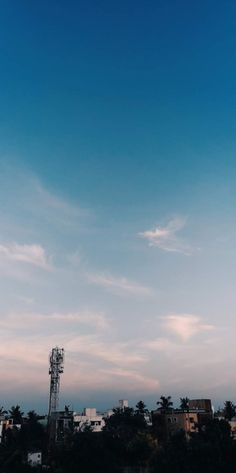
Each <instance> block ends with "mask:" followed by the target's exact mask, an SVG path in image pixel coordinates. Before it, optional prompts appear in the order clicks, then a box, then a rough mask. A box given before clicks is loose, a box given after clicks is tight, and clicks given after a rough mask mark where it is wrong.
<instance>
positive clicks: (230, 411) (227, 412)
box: [223, 401, 235, 420]
mask: <svg viewBox="0 0 236 473" xmlns="http://www.w3.org/2000/svg"><path fill="white" fill-rule="evenodd" d="M223 412H224V416H225V419H227V420H231V419H232V417H234V416H235V406H234V404H233V403H232V402H231V401H225V403H224V411H223Z"/></svg>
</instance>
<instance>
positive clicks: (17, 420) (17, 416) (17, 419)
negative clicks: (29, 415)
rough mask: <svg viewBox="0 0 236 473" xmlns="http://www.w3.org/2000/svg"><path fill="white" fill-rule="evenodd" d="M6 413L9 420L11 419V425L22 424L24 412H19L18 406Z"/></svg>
mask: <svg viewBox="0 0 236 473" xmlns="http://www.w3.org/2000/svg"><path fill="white" fill-rule="evenodd" d="M8 412H9V415H10V417H11V419H13V424H22V422H23V415H24V412H22V411H21V410H20V406H19V405H18V404H17V405H16V406H12V407H11V409H9V411H8Z"/></svg>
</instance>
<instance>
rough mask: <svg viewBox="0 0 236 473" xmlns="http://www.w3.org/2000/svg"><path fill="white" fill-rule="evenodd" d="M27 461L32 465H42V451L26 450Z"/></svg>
mask: <svg viewBox="0 0 236 473" xmlns="http://www.w3.org/2000/svg"><path fill="white" fill-rule="evenodd" d="M27 463H28V465H30V466H32V467H37V466H41V465H42V452H28V455H27Z"/></svg>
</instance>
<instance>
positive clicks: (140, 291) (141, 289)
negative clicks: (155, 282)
mask: <svg viewBox="0 0 236 473" xmlns="http://www.w3.org/2000/svg"><path fill="white" fill-rule="evenodd" d="M87 278H88V281H89V282H90V283H92V284H96V285H98V286H101V287H103V288H104V289H106V290H108V291H110V292H113V293H115V294H118V295H119V294H120V295H122V294H133V295H137V296H150V295H151V294H152V290H151V288H149V287H146V286H142V285H140V284H138V283H136V282H134V281H130V280H129V279H127V278H124V277H120V278H119V277H114V276H112V275H111V274H105V273H90V274H88V275H87Z"/></svg>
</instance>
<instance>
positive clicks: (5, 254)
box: [0, 243, 51, 270]
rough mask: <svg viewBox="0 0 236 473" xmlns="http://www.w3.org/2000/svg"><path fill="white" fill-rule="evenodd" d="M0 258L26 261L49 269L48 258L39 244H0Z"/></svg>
mask: <svg viewBox="0 0 236 473" xmlns="http://www.w3.org/2000/svg"><path fill="white" fill-rule="evenodd" d="M0 260H5V261H6V260H8V261H13V262H17V263H27V264H31V265H34V266H38V267H40V268H42V269H47V270H48V269H50V267H51V265H50V260H49V258H48V257H47V255H46V252H45V250H44V248H43V247H42V246H41V245H37V244H32V245H20V244H18V243H8V244H5V245H2V244H1V245H0Z"/></svg>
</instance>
